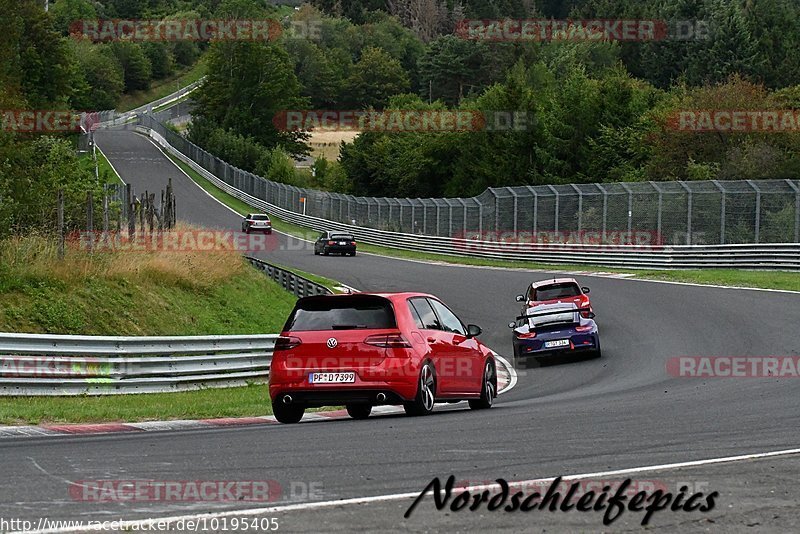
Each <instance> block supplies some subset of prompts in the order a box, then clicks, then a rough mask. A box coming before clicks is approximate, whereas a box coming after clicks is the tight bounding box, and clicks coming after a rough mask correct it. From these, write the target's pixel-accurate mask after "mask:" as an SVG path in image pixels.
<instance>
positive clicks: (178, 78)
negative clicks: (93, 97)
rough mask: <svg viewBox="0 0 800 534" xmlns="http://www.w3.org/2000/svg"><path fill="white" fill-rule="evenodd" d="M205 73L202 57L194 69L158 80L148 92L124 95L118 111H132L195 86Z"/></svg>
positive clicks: (190, 68) (186, 69)
mask: <svg viewBox="0 0 800 534" xmlns="http://www.w3.org/2000/svg"><path fill="white" fill-rule="evenodd" d="M205 72H206V65H205V59H204V57H201V58H200V59H199V60H198V61H197V63H195V64H194V65H193V66H192V67H188V68H185V69H183V70H181V71H179V72H177V73H176V74H174V75H172V76H170V77H169V78H164V79H163V80H158V81H157V82H155V83H154V84H153V85H152V86H151V87H150V89H147V90H146V91H133V92H132V93H128V94H124V95H122V98H120V101H119V104H118V105H117V111H119V112H125V111H130V110H132V109H135V108H138V107H140V106H144V105H145V104H147V103H148V102H154V101H156V100H158V99H159V98H164V97H165V96H167V95H169V94H172V93H174V92H175V91H178V90H180V89H181V88H183V87H186V86H187V85H191V84H193V83H194V82H196V81H197V80H199V79H200V78H202V77H203V76H204V75H205Z"/></svg>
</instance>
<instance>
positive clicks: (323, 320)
mask: <svg viewBox="0 0 800 534" xmlns="http://www.w3.org/2000/svg"><path fill="white" fill-rule="evenodd" d="M386 328H397V323H396V321H395V317H394V309H393V308H392V303H391V302H389V301H388V300H387V299H385V298H383V297H376V296H345V297H312V298H309V299H303V300H300V301H298V303H297V306H296V307H295V309H294V311H293V312H292V314H291V315H290V316H289V320H288V321H287V322H286V326H285V327H284V330H285V331H295V332H302V331H318V330H358V329H386Z"/></svg>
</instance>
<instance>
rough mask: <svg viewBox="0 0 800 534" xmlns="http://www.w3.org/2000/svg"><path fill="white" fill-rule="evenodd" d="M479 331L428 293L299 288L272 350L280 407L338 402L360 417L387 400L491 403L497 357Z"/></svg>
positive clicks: (413, 411) (291, 417) (279, 412)
mask: <svg viewBox="0 0 800 534" xmlns="http://www.w3.org/2000/svg"><path fill="white" fill-rule="evenodd" d="M480 333H481V329H480V328H479V327H477V326H475V325H469V326H464V324H463V323H462V322H461V320H460V319H459V318H458V317H456V315H455V314H454V313H453V312H452V311H451V310H450V309H449V308H448V307H447V306H445V305H444V304H443V303H442V302H441V301H440V300H439V299H437V298H436V297H434V296H431V295H425V294H421V293H380V294H377V293H355V294H351V295H329V296H316V297H306V298H302V299H300V300H298V301H297V304H296V305H295V308H294V310H293V311H292V313H291V315H290V316H289V319H288V321H287V322H286V326H285V327H284V329H283V332H282V333H281V337H280V338H278V341H277V342H276V345H275V351H274V353H273V356H272V365H271V367H270V379H269V393H270V398H271V399H272V409H273V413H274V414H275V417H276V418H277V419H278V421H280V422H281V423H296V422H298V421H300V419H301V418H302V417H303V413H304V412H305V409H306V408H311V407H319V406H336V405H341V404H344V405H345V406H346V407H347V412H348V413H349V414H350V416H351V417H353V418H354V419H364V418H366V417H369V414H370V413H371V411H372V407H373V406H376V405H380V404H397V405H400V404H402V405H403V407H404V408H405V411H406V413H407V414H409V415H426V414H429V413H431V411H432V410H433V405H434V403H435V402H439V401H442V402H458V401H462V400H468V401H469V405H470V408H473V409H485V408H490V407H491V406H492V403H493V401H494V398H495V397H496V396H497V367H496V362H495V359H494V356H493V353H492V351H490V350H489V349H488V348H487V347H485V346H484V345H483V344H482V343H481V342H480V341H478V340H477V339H476V336H478V335H480Z"/></svg>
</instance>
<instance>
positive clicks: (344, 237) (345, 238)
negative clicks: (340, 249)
mask: <svg viewBox="0 0 800 534" xmlns="http://www.w3.org/2000/svg"><path fill="white" fill-rule="evenodd" d="M331 239H341V240H342V241H353V240H355V237H353V236H351V235H348V234H331Z"/></svg>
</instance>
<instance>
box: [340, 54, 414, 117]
mask: <svg viewBox="0 0 800 534" xmlns="http://www.w3.org/2000/svg"><path fill="white" fill-rule="evenodd" d="M409 86H410V83H409V79H408V75H407V74H406V72H405V70H403V67H402V65H400V62H399V61H397V60H396V59H394V58H392V57H391V56H390V55H389V54H387V53H386V52H384V51H383V50H382V49H380V48H374V47H368V48H365V49H364V50H363V52H362V54H361V59H359V61H358V62H357V63H356V64H355V65H354V66H353V72H352V74H351V75H350V77H349V78H348V80H347V85H346V96H345V100H346V101H347V102H350V103H351V104H352V105H354V106H357V107H365V108H376V109H382V108H383V107H384V106H385V105H386V104H387V103H388V102H389V98H390V97H391V96H392V95H396V94H398V93H402V92H404V91H406V90H408V89H409Z"/></svg>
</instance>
